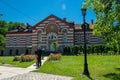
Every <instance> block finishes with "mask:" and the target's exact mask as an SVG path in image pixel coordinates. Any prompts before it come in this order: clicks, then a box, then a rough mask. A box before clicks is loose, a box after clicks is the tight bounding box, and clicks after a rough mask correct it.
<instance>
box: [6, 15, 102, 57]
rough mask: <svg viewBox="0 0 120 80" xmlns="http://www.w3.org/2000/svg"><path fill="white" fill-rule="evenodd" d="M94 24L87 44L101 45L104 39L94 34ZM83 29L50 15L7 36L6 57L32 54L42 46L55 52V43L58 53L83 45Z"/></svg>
mask: <svg viewBox="0 0 120 80" xmlns="http://www.w3.org/2000/svg"><path fill="white" fill-rule="evenodd" d="M92 25H93V22H92V23H90V25H89V27H88V28H87V29H86V35H87V36H86V37H87V44H100V43H102V38H101V37H98V36H96V35H93V33H92ZM83 36H84V35H83V29H82V26H81V25H80V24H74V23H73V22H67V21H66V18H64V19H60V18H58V17H57V16H55V15H50V16H48V17H47V18H45V19H44V20H42V21H40V22H39V23H37V24H36V25H34V26H33V27H30V26H29V25H27V28H26V29H23V28H22V27H20V26H19V27H18V28H17V29H16V30H13V31H9V32H8V33H7V34H6V50H5V55H20V54H31V53H34V51H35V50H36V49H37V48H38V47H39V46H41V47H42V48H44V49H45V50H46V51H54V48H53V42H54V41H56V42H57V44H58V45H59V47H58V51H62V50H63V48H64V47H65V46H74V45H82V44H83V42H84V40H83Z"/></svg>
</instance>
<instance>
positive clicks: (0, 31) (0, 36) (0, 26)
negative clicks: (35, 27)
mask: <svg viewBox="0 0 120 80" xmlns="http://www.w3.org/2000/svg"><path fill="white" fill-rule="evenodd" d="M18 26H25V25H24V23H20V22H9V23H8V22H6V21H4V20H0V49H2V50H3V49H4V47H5V43H6V41H5V35H6V32H7V31H10V30H14V29H16V27H18Z"/></svg>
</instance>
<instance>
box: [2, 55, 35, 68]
mask: <svg viewBox="0 0 120 80" xmlns="http://www.w3.org/2000/svg"><path fill="white" fill-rule="evenodd" d="M13 59H14V57H13V56H10V57H8V56H3V57H0V65H3V64H10V65H12V66H15V67H21V68H26V67H28V66H30V65H32V64H33V63H35V61H31V62H19V61H13Z"/></svg>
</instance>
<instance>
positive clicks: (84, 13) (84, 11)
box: [81, 8, 87, 16]
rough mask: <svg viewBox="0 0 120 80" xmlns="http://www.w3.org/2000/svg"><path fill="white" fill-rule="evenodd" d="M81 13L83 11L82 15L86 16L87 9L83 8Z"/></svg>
mask: <svg viewBox="0 0 120 80" xmlns="http://www.w3.org/2000/svg"><path fill="white" fill-rule="evenodd" d="M81 11H82V15H83V16H85V15H86V11H87V9H86V8H81Z"/></svg>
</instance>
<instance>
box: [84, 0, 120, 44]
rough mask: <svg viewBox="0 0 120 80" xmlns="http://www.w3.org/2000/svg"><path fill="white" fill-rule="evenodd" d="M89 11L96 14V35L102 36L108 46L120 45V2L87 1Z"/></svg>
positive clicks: (112, 0)
mask: <svg viewBox="0 0 120 80" xmlns="http://www.w3.org/2000/svg"><path fill="white" fill-rule="evenodd" d="M84 6H86V7H87V8H88V9H92V10H93V11H94V12H95V13H96V17H97V20H96V23H95V24H94V28H93V29H94V33H95V34H97V35H102V36H103V38H104V41H105V42H106V43H107V44H108V45H112V46H113V45H116V46H119V44H120V14H119V11H120V1H119V0H86V1H85V3H84Z"/></svg>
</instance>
